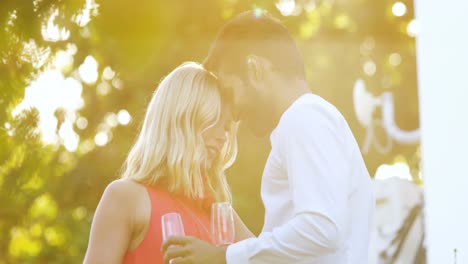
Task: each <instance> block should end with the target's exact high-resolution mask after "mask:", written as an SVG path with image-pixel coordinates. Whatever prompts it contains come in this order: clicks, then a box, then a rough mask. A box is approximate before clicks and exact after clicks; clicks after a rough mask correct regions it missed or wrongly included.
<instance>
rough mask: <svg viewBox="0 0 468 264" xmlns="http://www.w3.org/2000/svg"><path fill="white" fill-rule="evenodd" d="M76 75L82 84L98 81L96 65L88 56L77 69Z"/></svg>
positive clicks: (92, 58)
mask: <svg viewBox="0 0 468 264" xmlns="http://www.w3.org/2000/svg"><path fill="white" fill-rule="evenodd" d="M78 74H79V75H80V78H81V80H82V81H83V82H85V83H87V84H93V83H95V82H96V81H97V79H98V63H97V61H96V59H95V58H94V57H93V56H91V55H89V56H87V57H86V58H85V60H84V62H83V64H81V65H80V67H79V68H78Z"/></svg>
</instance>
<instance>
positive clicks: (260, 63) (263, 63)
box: [246, 55, 271, 85]
mask: <svg viewBox="0 0 468 264" xmlns="http://www.w3.org/2000/svg"><path fill="white" fill-rule="evenodd" d="M246 63H247V78H248V80H249V82H250V83H252V84H254V85H258V84H261V83H264V81H265V78H266V77H267V76H266V73H267V72H268V70H270V69H271V63H270V61H268V60H267V59H265V58H263V57H260V56H257V55H249V56H247V62H246Z"/></svg>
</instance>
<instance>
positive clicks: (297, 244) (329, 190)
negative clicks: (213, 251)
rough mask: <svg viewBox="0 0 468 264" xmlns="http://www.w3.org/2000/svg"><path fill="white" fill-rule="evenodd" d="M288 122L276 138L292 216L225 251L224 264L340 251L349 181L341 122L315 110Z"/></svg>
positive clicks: (292, 259) (276, 260) (291, 259)
mask: <svg viewBox="0 0 468 264" xmlns="http://www.w3.org/2000/svg"><path fill="white" fill-rule="evenodd" d="M307 107H310V106H307ZM329 115H330V116H329ZM288 118H289V119H287V120H284V121H285V123H284V124H282V127H281V129H280V130H278V131H277V133H278V134H277V136H278V137H279V139H280V140H279V141H280V142H279V146H278V147H279V152H280V158H281V160H282V162H283V164H284V167H285V169H286V171H287V175H288V181H289V185H290V192H291V194H292V199H293V204H294V213H295V216H294V217H293V218H292V219H291V220H289V221H288V222H287V223H285V224H284V225H282V226H279V227H277V228H275V229H273V230H272V231H271V232H264V233H262V234H261V235H260V236H259V237H258V238H251V239H247V240H245V241H241V242H239V243H236V244H233V245H231V246H229V247H228V249H227V256H226V257H227V263H228V264H234V263H294V262H297V261H300V260H304V259H312V258H318V257H321V256H324V255H327V254H329V253H332V252H334V251H336V250H337V249H338V248H339V247H340V246H341V243H342V239H343V225H344V220H345V214H346V210H347V208H346V201H347V187H346V186H347V184H348V181H349V169H348V159H347V155H346V153H345V149H346V148H345V142H344V140H345V139H344V138H342V135H343V133H341V132H340V130H341V129H344V128H342V126H343V123H344V120H342V119H341V116H340V115H333V113H331V114H328V113H327V112H323V111H321V109H320V110H316V109H313V108H311V109H308V110H307V116H302V117H301V116H298V117H296V116H289V117H288Z"/></svg>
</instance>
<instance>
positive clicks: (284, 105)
mask: <svg viewBox="0 0 468 264" xmlns="http://www.w3.org/2000/svg"><path fill="white" fill-rule="evenodd" d="M284 85H286V84H284ZM287 87H288V88H285V87H279V88H277V89H278V92H277V96H276V98H275V113H274V114H275V117H276V118H275V119H277V120H278V121H279V119H280V118H281V116H282V115H283V113H284V112H286V110H287V109H288V108H289V107H290V106H291V105H292V104H293V103H294V102H295V101H296V100H297V99H298V98H299V97H301V96H302V95H304V94H307V93H310V92H311V91H310V89H309V87H308V85H307V82H306V81H305V80H295V81H293V82H292V83H289V84H288V85H287Z"/></svg>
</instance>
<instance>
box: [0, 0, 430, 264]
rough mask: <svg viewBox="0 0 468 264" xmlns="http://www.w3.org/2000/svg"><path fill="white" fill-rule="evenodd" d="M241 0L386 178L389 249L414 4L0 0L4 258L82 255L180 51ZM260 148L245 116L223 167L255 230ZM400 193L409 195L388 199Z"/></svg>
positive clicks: (409, 160)
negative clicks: (276, 27)
mask: <svg viewBox="0 0 468 264" xmlns="http://www.w3.org/2000/svg"><path fill="white" fill-rule="evenodd" d="M249 9H259V10H260V9H265V10H268V11H269V12H270V13H272V14H273V15H274V16H276V17H278V18H280V19H281V20H282V21H283V22H284V23H285V24H286V25H287V27H288V28H289V30H290V31H291V32H292V33H293V35H294V36H295V38H296V40H297V41H298V43H299V46H300V49H301V51H302V53H303V56H304V59H305V63H306V69H307V78H308V81H309V85H310V88H311V90H312V91H313V92H314V93H316V94H318V95H320V96H322V97H324V98H325V99H326V100H328V101H330V102H331V103H333V104H334V105H335V106H336V107H337V108H338V109H339V110H340V111H341V112H342V113H343V115H344V116H345V118H346V119H347V121H348V122H349V124H350V126H351V129H352V131H353V132H354V135H355V137H356V139H357V140H358V142H359V144H360V145H361V148H362V151H363V155H364V158H365V161H366V164H367V168H368V170H369V172H370V174H371V175H372V176H373V177H375V178H376V179H379V180H381V181H379V183H378V184H376V189H378V190H382V191H379V193H378V195H377V196H378V200H377V207H378V208H386V209H382V210H381V211H378V212H377V213H378V214H379V215H377V217H378V218H379V217H380V218H379V219H381V222H382V223H380V222H379V223H377V225H379V224H380V225H381V226H377V227H376V230H377V231H376V233H375V234H374V235H373V236H374V238H373V239H377V240H379V239H380V240H379V241H380V242H378V243H377V242H376V243H373V248H372V252H371V253H372V254H374V255H375V256H374V257H373V258H375V259H377V258H383V257H385V256H383V255H382V254H386V255H387V258H390V257H391V256H394V255H395V254H396V253H395V252H396V251H398V245H399V244H398V243H399V241H400V240H399V239H401V238H402V236H403V235H404V234H405V230H406V229H408V226H406V229H405V225H404V223H408V222H409V221H413V222H415V221H416V220H414V219H413V220H411V219H412V218H411V217H412V216H414V217H415V219H416V218H417V216H418V215H420V210H419V211H418V208H419V209H420V207H418V206H420V205H421V203H422V198H421V196H422V194H421V193H422V192H421V188H420V186H421V185H422V184H423V181H422V179H421V173H420V154H419V153H420V147H419V140H418V134H417V132H418V128H419V113H418V95H417V78H416V54H415V53H416V48H415V36H416V35H417V33H418V25H417V21H415V20H414V11H413V2H412V1H410V0H381V1H374V0H354V1H348V0H295V1H294V0H275V1H273V0H258V1H243V0H204V1H189V0H185V1H183V0H171V1H157V0H141V1H138V2H134V1H128V0H127V1H124V0H114V1H98V0H34V1H31V0H2V1H1V2H0V60H1V62H0V109H1V110H0V200H1V203H0V204H1V206H0V263H81V262H82V260H83V257H84V253H85V250H86V247H87V242H88V236H89V229H90V224H91V221H92V217H93V213H94V210H95V208H96V206H97V204H98V201H99V199H100V196H101V195H102V192H103V190H104V188H105V187H106V185H107V184H109V183H110V182H111V181H112V180H114V179H116V178H117V177H118V176H119V169H120V167H121V166H122V163H123V161H124V158H125V156H126V154H127V153H128V151H129V148H130V146H131V144H132V143H133V141H134V139H135V137H136V135H137V132H138V129H139V126H140V124H141V122H142V119H143V116H144V113H145V110H146V106H147V104H148V102H149V100H150V98H151V95H152V93H153V91H154V89H155V88H156V87H157V85H158V82H159V80H161V79H162V77H164V76H165V75H166V74H167V73H169V72H170V71H171V70H172V69H173V68H175V67H176V66H178V65H179V64H181V63H182V62H184V61H198V62H200V61H202V60H203V59H204V57H205V55H206V54H207V52H208V48H209V45H210V43H211V41H213V39H214V37H215V35H216V33H217V31H218V30H219V29H220V27H221V26H222V25H223V23H224V22H225V21H227V20H228V19H229V18H231V17H233V16H234V15H236V14H238V13H240V12H242V11H245V10H249ZM383 95H386V96H383ZM389 95H390V97H391V100H384V97H385V98H387V99H388V98H389ZM384 102H386V103H387V104H385V103H384ZM384 105H387V106H390V107H391V111H390V112H389V113H391V114H393V115H392V116H390V117H389V116H388V115H386V114H385V110H384V108H385V107H384ZM387 117H388V118H387ZM388 124H390V125H388ZM390 128H393V130H392V129H390ZM411 133H413V134H411ZM269 148H270V146H269V140H268V137H265V138H256V137H254V136H253V135H251V134H250V133H249V131H247V130H246V129H245V128H243V127H241V130H240V134H239V155H238V159H237V162H236V163H235V165H234V166H233V167H232V169H230V170H229V182H230V183H231V187H232V191H233V194H234V207H235V208H236V210H237V211H238V213H239V214H240V215H241V217H242V218H243V219H244V220H245V222H246V223H247V225H248V226H249V227H250V228H251V229H252V231H253V232H254V233H256V234H258V233H259V232H260V231H261V227H262V225H263V205H262V203H261V200H260V195H259V193H260V180H261V174H262V170H263V165H264V162H265V161H266V158H267V155H268V152H269ZM387 185H388V186H392V187H389V188H387V187H386V186H387ZM401 186H405V187H401ZM392 188H393V189H392ZM389 190H393V191H389ZM408 193H411V194H414V195H413V196H411V197H413V198H408V199H407V198H405V199H404V200H405V201H406V200H409V202H405V201H403V202H402V201H401V199H399V200H398V199H397V200H398V201H397V202H390V201H393V200H394V198H395V197H406V196H405V195H407V194H408ZM389 197H390V198H389ZM391 197H393V198H391ZM388 204H392V205H391V206H390V207H388V206H387V205H388ZM386 206H387V207H386ZM389 208H390V209H389ZM385 210H387V211H385ZM389 214H391V215H390V216H389ZM385 221H386V222H385ZM383 222H385V223H383ZM413 222H411V223H413ZM419 225H422V224H421V223H419ZM411 228H412V227H411V225H410V227H409V229H411ZM409 229H408V230H409ZM408 230H406V231H407V232H406V233H408V232H409V231H408ZM414 232H416V233H415V234H414V236H416V237H417V238H418V239H416V240H415V242H414V245H415V246H414V249H411V250H410V253H407V254H409V255H411V256H410V258H415V256H416V255H417V254H418V252H420V250H419V249H420V248H421V245H420V242H419V241H422V239H420V237H421V236H422V229H421V230H420V231H414ZM404 237H406V235H404V236H403V238H404ZM395 241H396V242H395ZM391 247H393V249H392V250H390V251H389V248H391ZM400 251H403V252H404V250H400ZM398 254H402V253H398ZM389 256H390V257H389ZM397 257H398V256H397ZM375 263H377V262H375ZM400 263H413V262H405V261H403V262H400ZM421 263H422V262H421Z"/></svg>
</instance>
